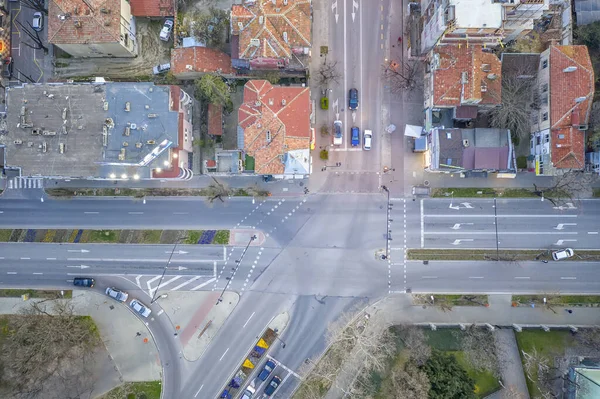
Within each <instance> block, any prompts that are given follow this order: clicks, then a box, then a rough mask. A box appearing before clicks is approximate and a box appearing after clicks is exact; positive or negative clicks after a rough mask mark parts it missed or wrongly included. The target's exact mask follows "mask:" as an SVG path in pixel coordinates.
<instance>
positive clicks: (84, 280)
mask: <svg viewBox="0 0 600 399" xmlns="http://www.w3.org/2000/svg"><path fill="white" fill-rule="evenodd" d="M94 284H96V281H94V279H93V278H91V277H75V278H74V279H73V285H76V286H78V287H88V288H92V287H93V286H94Z"/></svg>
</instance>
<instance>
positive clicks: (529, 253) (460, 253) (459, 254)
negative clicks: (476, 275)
mask: <svg viewBox="0 0 600 399" xmlns="http://www.w3.org/2000/svg"><path fill="white" fill-rule="evenodd" d="M551 252H552V251H551V250H549V249H546V248H542V249H523V250H500V251H496V250H495V249H491V248H490V249H445V248H437V249H436V248H433V249H420V248H419V249H414V248H413V249H409V250H407V251H406V253H407V258H408V259H409V260H422V261H423V263H425V262H429V261H438V260H475V261H478V260H479V261H481V260H484V261H500V262H524V261H551V260H552V254H551ZM581 261H592V262H597V261H600V250H593V249H585V250H579V249H578V250H576V251H575V256H572V257H570V258H566V259H562V260H561V262H581ZM425 264H427V263H425Z"/></svg>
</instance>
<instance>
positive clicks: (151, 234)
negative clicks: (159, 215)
mask: <svg viewBox="0 0 600 399" xmlns="http://www.w3.org/2000/svg"><path fill="white" fill-rule="evenodd" d="M161 235H162V230H143V231H142V244H160V236H161Z"/></svg>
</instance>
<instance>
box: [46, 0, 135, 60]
mask: <svg viewBox="0 0 600 399" xmlns="http://www.w3.org/2000/svg"><path fill="white" fill-rule="evenodd" d="M48 42H49V43H51V44H54V45H55V46H57V47H58V48H60V49H61V50H63V51H65V52H67V53H69V54H70V55H72V56H73V57H135V56H136V55H137V43H136V37H135V23H134V21H133V16H132V15H131V7H130V5H129V2H128V1H127V0H50V1H49V4H48Z"/></svg>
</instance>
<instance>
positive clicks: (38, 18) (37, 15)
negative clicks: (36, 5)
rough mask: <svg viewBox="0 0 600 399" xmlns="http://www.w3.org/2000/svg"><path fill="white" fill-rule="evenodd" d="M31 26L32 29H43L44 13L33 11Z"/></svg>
mask: <svg viewBox="0 0 600 399" xmlns="http://www.w3.org/2000/svg"><path fill="white" fill-rule="evenodd" d="M31 27H32V28H33V30H34V31H37V32H41V31H42V29H44V15H43V14H42V13H41V12H34V13H33V21H31Z"/></svg>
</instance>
